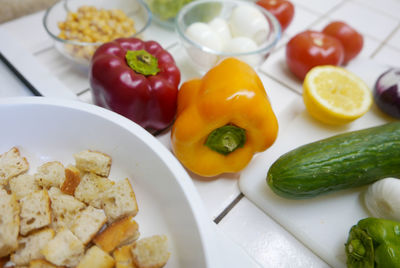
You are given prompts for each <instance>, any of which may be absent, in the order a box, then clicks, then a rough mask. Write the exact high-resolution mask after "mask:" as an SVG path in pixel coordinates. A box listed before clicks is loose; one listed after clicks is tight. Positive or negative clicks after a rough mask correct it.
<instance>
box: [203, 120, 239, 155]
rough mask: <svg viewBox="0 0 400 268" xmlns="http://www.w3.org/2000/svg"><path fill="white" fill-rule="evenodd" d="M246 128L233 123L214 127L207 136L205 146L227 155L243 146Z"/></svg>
mask: <svg viewBox="0 0 400 268" xmlns="http://www.w3.org/2000/svg"><path fill="white" fill-rule="evenodd" d="M245 142H246V130H244V129H243V128H240V127H237V126H234V125H225V126H222V127H220V128H217V129H214V130H213V131H212V132H211V133H210V134H209V135H208V137H207V140H206V142H205V146H207V147H209V148H210V149H211V150H213V151H216V152H218V153H220V154H223V155H228V154H230V153H232V152H233V151H235V150H236V149H237V148H241V147H243V146H244V144H245Z"/></svg>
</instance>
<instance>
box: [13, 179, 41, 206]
mask: <svg viewBox="0 0 400 268" xmlns="http://www.w3.org/2000/svg"><path fill="white" fill-rule="evenodd" d="M9 185H10V190H11V192H13V193H14V194H15V196H16V197H17V200H19V199H21V198H22V197H24V196H26V195H28V194H29V193H31V192H35V191H38V190H40V187H39V185H37V184H36V182H35V177H34V176H33V175H30V174H28V173H23V174H21V175H18V176H16V177H14V178H11V179H10V181H9Z"/></svg>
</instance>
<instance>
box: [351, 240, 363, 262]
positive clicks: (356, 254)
mask: <svg viewBox="0 0 400 268" xmlns="http://www.w3.org/2000/svg"><path fill="white" fill-rule="evenodd" d="M347 250H348V252H349V254H351V255H352V256H353V258H355V259H358V260H360V259H362V258H363V257H364V255H365V253H366V250H365V247H364V245H363V243H362V242H361V241H360V239H353V240H351V241H350V243H349V244H348V245H347Z"/></svg>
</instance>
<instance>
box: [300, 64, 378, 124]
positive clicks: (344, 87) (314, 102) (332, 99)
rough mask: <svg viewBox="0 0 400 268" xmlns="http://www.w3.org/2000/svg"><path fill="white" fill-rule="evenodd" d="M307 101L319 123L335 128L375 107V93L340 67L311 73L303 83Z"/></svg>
mask: <svg viewBox="0 0 400 268" xmlns="http://www.w3.org/2000/svg"><path fill="white" fill-rule="evenodd" d="M303 101H304V104H305V106H306V108H307V111H308V112H309V113H310V115H311V116H313V117H314V118H315V119H317V120H319V121H321V122H324V123H326V124H331V125H341V124H346V123H349V122H351V121H353V120H355V119H357V118H359V117H361V116H362V115H364V114H365V113H366V112H367V111H368V110H369V109H370V107H371V105H372V92H371V90H370V88H369V87H368V86H367V85H366V84H365V83H364V81H363V80H362V79H361V78H359V77H358V76H357V75H355V74H353V73H352V72H350V71H348V70H346V69H344V68H342V67H337V66H332V65H323V66H317V67H314V68H313V69H311V70H310V71H309V72H308V73H307V75H306V77H305V79H304V82H303Z"/></svg>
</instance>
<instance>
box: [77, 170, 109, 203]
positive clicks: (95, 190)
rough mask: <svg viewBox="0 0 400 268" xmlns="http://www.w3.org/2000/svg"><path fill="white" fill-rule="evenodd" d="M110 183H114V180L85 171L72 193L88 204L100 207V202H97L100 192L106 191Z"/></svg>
mask: <svg viewBox="0 0 400 268" xmlns="http://www.w3.org/2000/svg"><path fill="white" fill-rule="evenodd" d="M112 185H114V182H113V181H111V180H109V179H108V178H104V177H101V176H99V175H96V174H94V173H86V174H84V175H83V177H82V180H81V182H80V183H79V185H78V187H76V189H75V193H74V195H75V197H76V198H77V199H79V200H80V201H82V202H85V203H86V204H88V205H91V206H93V207H95V208H101V207H100V202H98V199H99V197H100V194H101V193H103V192H105V191H107V190H108V189H109V188H111V186H112Z"/></svg>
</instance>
